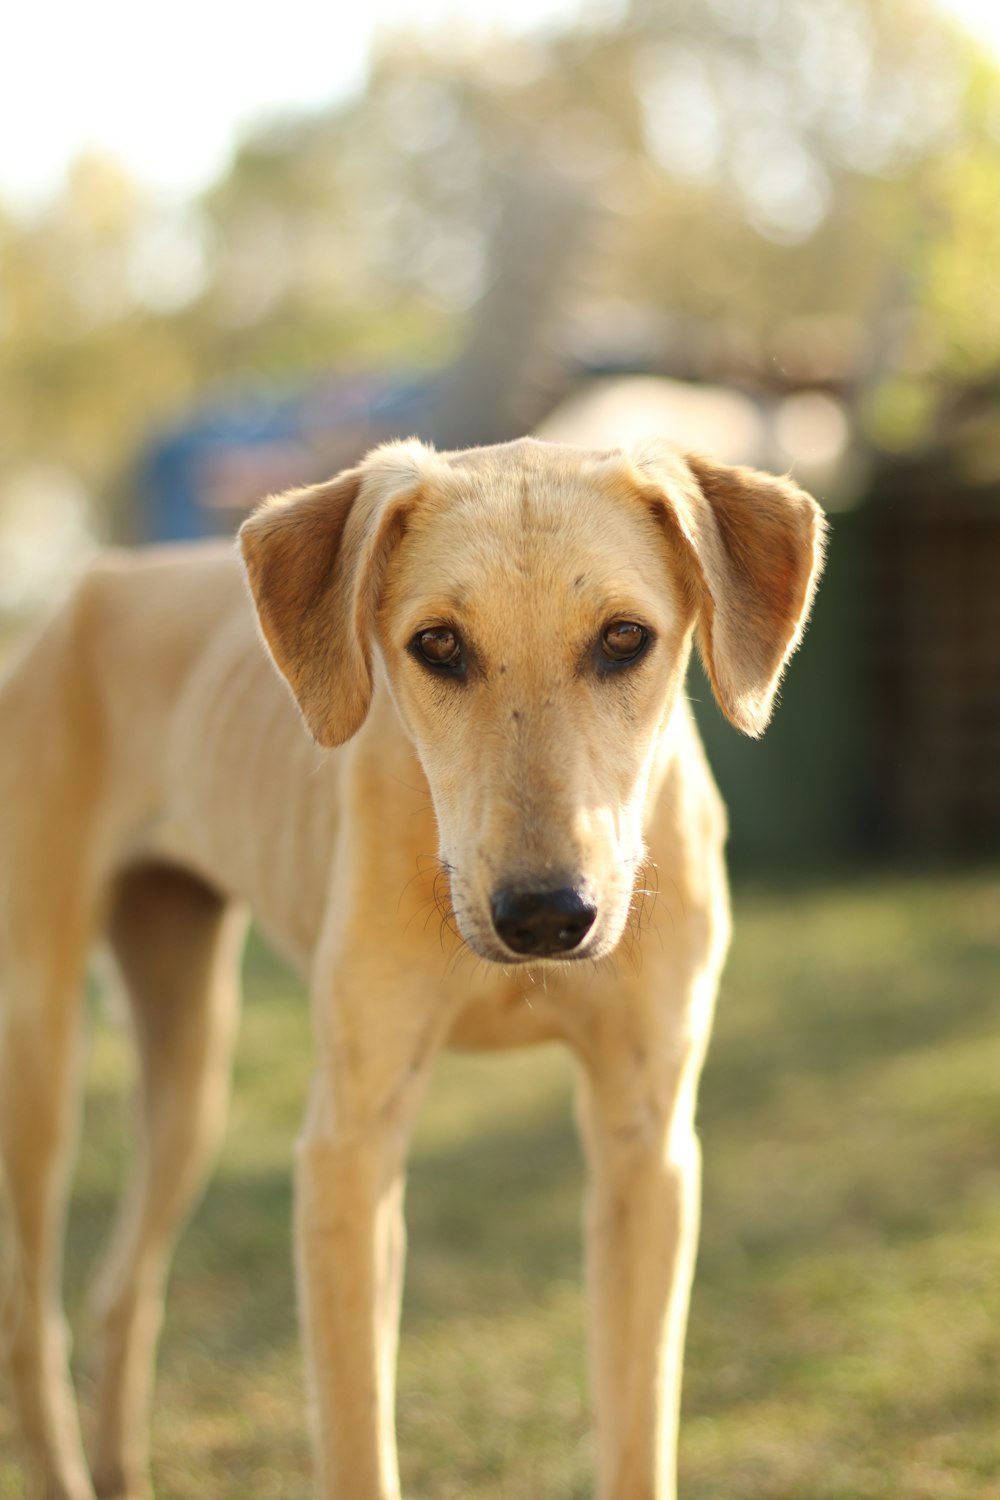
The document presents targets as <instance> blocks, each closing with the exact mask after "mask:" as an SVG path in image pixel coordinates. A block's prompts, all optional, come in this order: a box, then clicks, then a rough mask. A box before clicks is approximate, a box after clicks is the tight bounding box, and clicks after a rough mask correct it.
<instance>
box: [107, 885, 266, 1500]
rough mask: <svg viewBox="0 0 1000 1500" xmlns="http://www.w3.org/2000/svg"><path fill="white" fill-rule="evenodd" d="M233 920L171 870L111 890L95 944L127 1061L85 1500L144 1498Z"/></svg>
mask: <svg viewBox="0 0 1000 1500" xmlns="http://www.w3.org/2000/svg"><path fill="white" fill-rule="evenodd" d="M245 931H246V917H245V914H244V912H243V911H242V910H241V909H239V908H236V907H233V906H229V905H227V903H226V902H225V901H224V900H223V899H222V898H221V897H220V896H219V895H217V894H216V893H215V892H214V891H212V890H210V889H209V888H208V887H207V886H205V885H204V884H202V883H201V882H200V881H199V880H197V879H195V878H194V877H192V876H189V875H187V874H185V873H184V872H182V871H180V870H176V869H172V868H169V867H165V866H147V867H142V868H139V869H136V870H133V871H131V872H129V873H128V874H127V875H126V876H124V877H123V878H122V879H121V881H120V882H119V884H118V887H117V891H116V894H115V898H114V901H113V904H112V911H111V920H110V923H109V928H108V932H109V937H110V940H111V946H112V950H113V952H114V954H115V957H116V959H117V962H118V966H119V968H120V971H121V974H122V977H123V978H124V981H125V985H126V988H127V991H128V996H129V1003H130V1007H131V1013H132V1019H133V1025H134V1031H135V1036H136V1042H137V1047H138V1053H139V1068H140V1079H139V1100H138V1110H139V1122H138V1125H139V1130H138V1140H137V1145H136V1159H135V1163H134V1170H133V1175H132V1179H131V1181H130V1183H129V1186H128V1189H127V1191H126V1193H125V1196H124V1198H123V1201H122V1206H121V1211H120V1215H119V1219H118V1222H117V1225H116V1227H115V1231H114V1234H113V1237H112V1241H111V1244H110V1247H109V1251H108V1255H107V1258H106V1261H105V1263H104V1265H103V1267H102V1270H101V1273H100V1275H99V1277H98V1279H97V1283H96V1286H95V1295H94V1303H95V1310H96V1312H97V1316H98V1338H99V1356H98V1367H97V1391H96V1430H95V1441H94V1451H93V1461H92V1469H93V1475H94V1485H95V1488H96V1490H97V1493H98V1495H99V1496H108V1497H111V1496H114V1497H122V1496H129V1497H134V1496H137V1495H141V1494H145V1493H148V1478H147V1441H148V1440H147V1424H148V1409H149V1401H150V1394H151V1387H152V1379H153V1363H154V1357H155V1348H156V1340H157V1336H158V1333H159V1327H160V1320H161V1313H162V1305H163V1287H164V1282H165V1279H166V1275H167V1271H168V1269H169V1262H170V1257H171V1254H172V1250H173V1245H174V1242H175V1239H176V1237H177V1234H178V1232H179V1230H180V1228H181V1226H182V1224H183V1222H184V1221H185V1220H186V1218H187V1215H188V1213H189V1212H190V1210H191V1208H192V1207H193V1205H194V1202H195V1200H196V1199H197V1197H198V1195H199V1193H200V1191H201V1189H202V1187H203V1185H204V1182H205V1178H206V1176H207V1171H208V1167H209V1165H210V1162H211V1159H212V1158H213V1157H214V1154H215V1151H216V1148H217V1145H218V1142H219V1138H220V1135H221V1131H222V1126H223V1123H224V1119H225V1112H226V1105H227V1102H228V1094H229V1073H230V1061H231V1052H232V1041H233V1036H234V1032H235V1022H236V1017H237V1012H238V1003H239V983H238V979H239V959H240V954H241V951H242V944H243V938H244V935H245Z"/></svg>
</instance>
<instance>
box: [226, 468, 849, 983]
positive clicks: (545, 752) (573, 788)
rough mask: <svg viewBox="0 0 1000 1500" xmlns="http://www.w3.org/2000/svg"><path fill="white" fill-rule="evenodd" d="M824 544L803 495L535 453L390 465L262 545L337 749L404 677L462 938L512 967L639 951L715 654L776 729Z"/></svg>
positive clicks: (285, 632)
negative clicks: (658, 846) (664, 779)
mask: <svg viewBox="0 0 1000 1500" xmlns="http://www.w3.org/2000/svg"><path fill="white" fill-rule="evenodd" d="M822 527H823V523H822V519H821V516H820V512H819V508H818V507H817V505H816V504H815V502H814V501H813V500H811V499H810V498H809V496H808V495H805V494H804V493H803V492H802V491H801V490H799V489H798V488H797V487H796V486H795V485H794V484H792V483H790V482H789V481H787V480H779V479H773V478H770V477H769V476H765V475H762V474H758V473H755V472H753V471H750V470H744V469H734V468H730V467H727V466H724V465H720V464H716V463H713V462H711V461H709V460H707V459H703V458H695V457H688V458H684V457H682V456H681V455H680V454H678V453H677V452H676V451H674V450H672V449H670V448H668V447H666V446H652V447H649V448H646V449H644V450H642V451H639V452H636V453H634V454H625V453H621V452H611V453H592V452H588V451H586V450H583V449H576V448H569V447H563V446H560V445H555V444H551V445H550V444H546V443H539V442H536V441H534V440H532V439H522V440H521V441H519V442H516V443H509V444H504V445H502V446H499V447H494V448H481V449H471V450H469V451H467V452H458V453H448V454H439V453H436V452H434V451H433V450H432V449H429V448H426V447H424V446H423V445H422V444H420V443H417V442H408V443H394V444H388V445H386V446H385V447H382V448H378V449H376V450H375V451H374V452H373V453H372V454H370V455H369V456H368V458H366V459H365V461H364V462H363V463H362V464H361V465H360V466H359V467H358V468H356V469H352V470H350V471H349V472H347V473H345V474H342V475H340V476H339V477H338V478H336V479H334V480H332V481H331V482H330V483H328V484H325V485H319V486H317V487H315V488H313V489H308V490H302V491H298V492H295V493H293V494H291V495H288V496H284V497H281V498H280V499H278V500H277V501H272V502H268V503H267V504H265V505H264V506H263V507H262V508H261V509H260V510H258V511H257V512H256V514H255V515H254V516H252V517H251V519H250V520H249V521H247V522H246V524H245V525H244V527H243V529H242V532H241V534H240V539H241V545H242V549H243V557H244V560H245V563H246V569H247V574H248V576H249V580H250V586H251V590H252V592H253V597H254V600H255V603H256V606H257V610H258V614H259V617H260V623H261V628H262V631H263V634H264V638H265V640H266V642H267V645H268V647H269V649H270V651H271V654H272V656H273V657H274V660H275V662H276V664H277V666H278V669H279V670H280V672H281V673H282V674H283V676H284V677H285V679H286V681H287V682H288V684H289V686H290V688H291V690H292V693H293V694H294V696H295V699H296V701H297V702H298V705H299V708H300V709H301V711H302V714H303V716H304V718H305V720H306V723H307V724H308V726H309V728H310V730H311V731H312V733H313V735H314V736H315V737H316V739H317V740H318V741H319V742H320V743H321V744H323V745H327V746H334V745H339V744H342V743H343V742H344V741H345V740H347V739H349V738H350V737H351V736H352V735H353V734H355V733H356V731H357V730H358V729H359V728H360V727H361V725H362V724H363V722H364V720H365V718H366V715H367V713H368V707H369V704H370V701H371V696H372V692H373V685H374V671H375V662H376V660H377V658H379V657H380V658H381V660H382V662H383V663H384V667H385V672H386V677H387V680H388V685H389V689H390V691H391V693H392V696H393V699H394V701H395V704H396V707H397V709H398V712H399V716H400V718H401V720H402V722H403V725H404V726H405V728H406V730H407V732H408V733H409V735H410V736H411V738H412V740H413V743H414V745H415V747H416V750H417V753H418V755H419V757H420V760H421V763H422V765H423V768H424V771H425V774H426V777H427V781H428V783H429V785H430V789H431V794H432V797H433V801H434V807H435V812H436V815H437V822H438V829H439V837H440V855H441V858H442V859H443V860H444V861H445V862H446V865H447V868H448V870H449V875H450V881H451V889H452V901H453V905H454V909H455V914H456V918H457V921H458V924H459V928H460V930H461V933H462V936H463V937H464V938H465V940H466V941H467V942H468V943H469V945H470V946H471V947H472V948H474V949H475V950H476V952H477V953H479V954H481V955H482V956H483V957H484V958H487V959H492V960H495V961H497V962H501V963H505V964H506V963H512V962H516V961H518V960H522V961H526V960H531V961H535V962H537V961H538V960H539V959H568V958H578V957H589V958H598V957H601V956H602V955H604V954H606V953H608V952H610V951H611V949H612V948H614V946H615V945H616V943H617V942H618V940H619V938H620V936H621V934H622V931H623V929H624V926H625V923H626V920H627V917H628V912H629V906H630V901H631V898H632V892H633V887H634V884H635V878H636V873H637V870H638V869H639V867H640V865H641V862H642V858H643V837H642V820H643V812H644V809H645V805H646V801H647V794H648V790H649V785H650V779H651V777H652V776H653V774H654V770H655V766H656V762H657V757H658V755H660V754H662V753H663V748H664V747H663V736H664V734H668V732H669V729H668V726H669V722H670V717H671V713H672V710H673V706H674V703H675V701H676V697H677V694H678V693H679V691H680V690H681V685H682V682H683V677H684V672H685V668H686V665H687V660H688V654H689V649H690V642H691V638H692V634H694V633H697V638H698V642H699V647H700V650H701V653H702V657H703V659H704V662H705V665H706V668H707V671H708V675H709V678H710V680H711V682H712V686H713V689H714V691H715V694H716V696H717V698H718V700H719V703H720V705H721V707H722V710H723V712H724V713H725V714H726V715H727V717H728V718H729V719H730V720H731V721H732V722H733V723H734V724H735V725H736V726H737V727H738V728H739V729H741V730H743V731H744V732H746V733H747V734H751V735H758V734H760V733H761V732H762V730H763V729H764V727H765V725H766V723H767V721H768V719H769V717H770V713H771V708H772V704H773V700H774V695H775V691H776V688H777V685H778V682H779V679H780V677H781V674H782V671H783V669H784V666H785V663H786V661H787V659H788V657H789V656H790V654H791V652H792V651H793V650H794V649H795V646H796V645H797V643H798V640H799V637H800V634H801V631H802V627H803V624H804V621H805V617H806V615H807V613H808V610H809V605H810V602H811V599H812V593H813V589H814V587H815V581H816V577H817V574H818V571H819V566H820V554H821V540H822Z"/></svg>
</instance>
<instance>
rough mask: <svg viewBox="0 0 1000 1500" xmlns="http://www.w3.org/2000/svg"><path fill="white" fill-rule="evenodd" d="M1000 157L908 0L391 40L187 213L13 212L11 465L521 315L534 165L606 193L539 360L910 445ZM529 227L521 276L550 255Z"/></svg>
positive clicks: (978, 335) (84, 204)
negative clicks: (201, 400)
mask: <svg viewBox="0 0 1000 1500" xmlns="http://www.w3.org/2000/svg"><path fill="white" fill-rule="evenodd" d="M998 170H1000V73H998V69H997V67H996V66H995V65H994V64H993V63H992V62H989V61H987V60H986V59H985V58H983V57H982V56H981V55H980V54H979V53H977V51H976V49H975V48H974V47H973V46H972V45H971V44H970V43H969V42H968V41H967V40H966V39H964V38H963V37H962V36H961V35H960V34H959V33H958V32H956V31H955V30H954V28H953V27H952V26H951V25H950V24H949V23H947V22H946V21H944V20H943V19H941V18H940V17H939V16H938V15H937V14H936V13H935V12H934V11H933V10H931V9H929V8H928V7H927V5H925V4H923V3H920V0H686V3H677V4H672V5H670V6H665V5H663V4H661V3H660V0H631V3H629V4H627V5H625V6H622V5H620V4H617V5H609V4H607V3H601V0H584V3H583V4H582V9H581V16H580V21H579V24H578V25H577V26H576V27H575V28H573V29H571V30H568V31H565V32H562V33H555V34H552V35H548V36H541V35H538V34H536V35H533V36H531V37H528V38H520V39H516V40H514V39H511V38H504V37H494V38H492V39H490V41H489V42H488V43H487V42H485V41H483V40H482V39H481V38H480V39H479V40H478V41H476V40H472V39H466V38H463V37H461V36H458V37H456V36H449V37H447V38H444V37H439V38H436V39H435V38H430V39H428V38H425V37H421V36H417V35H407V36H397V37H395V38H392V39H390V40H388V41H387V42H385V43H384V45H383V46H382V48H381V51H380V53H379V55H378V57H377V59H376V62H375V65H374V67H373V70H372V75H371V78H370V81H369V83H368V86H367V88H366V89H365V91H364V93H363V94H362V95H361V96H359V97H358V98H355V99H353V100H351V101H349V102H347V103H346V104H344V105H342V106H340V107H338V108H337V109H335V110H332V111H330V112H328V113H325V114H321V115H317V116H313V117H309V118H304V119H300V120H293V121H286V122H283V123H275V124H272V125H271V126H270V127H269V128H267V129H266V130H262V131H260V132H258V133H257V134H256V135H255V136H254V137H253V138H252V139H250V140H248V141H247V143H246V144H245V145H244V147H243V149H242V150H241V151H240V153H239V155H238V157H237V159H236V160H235V162H234V163H233V166H232V169H231V171H230V172H229V174H228V175H227V177H226V178H225V179H224V180H223V181H221V182H220V183H219V184H218V185H217V187H216V188H215V189H214V190H213V191H212V192H211V193H209V194H208V195H207V196H206V197H205V199H204V200H203V201H202V202H200V203H198V204H195V205H186V206H181V207H170V206H163V205H156V204H152V203H150V202H148V201H147V200H146V199H145V198H144V197H143V196H142V194H141V193H140V192H139V191H138V190H137V189H136V188H135V186H134V185H133V184H130V183H129V182H128V181H127V180H125V179H124V178H123V177H122V175H121V173H120V172H118V171H117V169H115V168H114V167H113V165H111V164H109V163H107V162H103V161H98V160H94V159H88V160H86V161H83V162H81V163H80V164H79V166H78V168H77V170H76V171H75V172H74V173H73V174H72V176H71V178H70V180H69V181H68V183H67V185H66V188H65V191H64V192H63V193H62V194H61V195H60V196H59V197H58V198H57V200H56V201H54V202H53V203H52V204H51V205H50V206H49V207H48V209H47V210H46V211H45V213H44V214H42V215H41V216H40V217H38V218H37V219H36V220H34V221H32V222H30V223H17V222H14V221H13V220H11V219H10V218H9V217H8V218H2V217H0V333H2V339H0V488H2V484H3V481H4V477H5V476H6V475H9V474H11V473H12V472H13V471H15V470H17V469H20V468H23V467H24V466H25V465H28V464H30V463H32V462H34V461H36V460H37V458H38V457H39V456H40V455H44V456H45V458H46V459H56V460H58V461H60V462H62V463H64V464H65V465H66V466H67V467H68V468H69V469H71V470H72V471H73V472H74V473H76V474H78V475H79V476H81V477H82V479H83V480H84V482H85V483H86V484H87V486H88V487H89V488H90V489H91V490H92V491H94V492H97V493H109V492H110V491H111V489H112V488H113V486H112V480H113V478H114V476H115V475H116V474H117V473H118V472H120V466H121V465H122V464H123V462H125V461H126V460H127V459H128V457H129V454H130V451H131V449H132V447H133V445H134V444H135V443H136V442H137V441H138V440H139V439H140V437H141V436H142V434H143V433H144V431H146V429H147V428H148V427H149V426H150V424H153V423H155V422H156V421H158V420H160V419H162V418H163V417H164V416H165V415H166V414H168V413H171V412H173V411H175V410H176V409H177V408H178V407H181V406H183V405H184V404H185V403H187V402H189V401H190V400H191V399H192V398H193V397H194V396H195V395H196V393H199V392H203V391H205V390H206V389H207V388H209V387H210V386H212V385H213V384H214V383H217V382H220V381H223V380H224V381H227V382H240V381H243V382H248V383H251V384H255V385H259V384H260V383H261V382H269V381H274V380H283V379H289V378H294V377H300V376H303V375H307V374H309V373H311V372H315V371H318V370H325V369H329V368H352V367H355V368H356V367H358V366H359V365H365V364H369V365H385V364H389V365H392V366H394V367H396V368H400V369H405V368H407V367H419V368H426V367H428V366H443V365H445V364H447V363H448V362H450V361H451V360H452V359H453V358H454V357H455V355H456V354H457V352H458V351H459V350H460V349H461V348H462V347H463V344H464V343H465V342H466V341H467V339H468V338H469V335H470V330H471V329H472V328H473V327H474V326H475V320H476V318H477V317H478V318H479V319H480V320H481V324H482V327H486V326H488V325H489V319H490V318H491V317H492V319H493V325H492V326H493V327H494V328H500V327H502V326H503V324H504V317H503V309H502V306H501V309H500V314H499V315H498V313H497V310H496V307H495V306H494V307H493V309H492V311H491V310H490V298H489V295H488V294H489V292H490V288H491V286H492V285H493V284H494V282H495V279H496V276H497V263H496V260H495V258H494V256H493V253H492V248H493V247H494V246H495V245H496V244H498V243H500V242H501V241H503V240H504V235H500V236H499V237H498V233H497V230H498V223H499V221H500V219H501V217H502V216H503V214H504V213H506V214H507V215H508V218H510V216H512V215H513V216H514V217H515V218H516V216H517V215H521V216H522V218H526V219H527V218H530V217H531V216H532V215H534V214H541V213H542V212H543V211H544V205H543V206H542V207H539V206H538V204H539V199H538V197H537V195H536V198H535V200H534V201H535V203H536V207H535V208H532V207H530V203H531V201H532V200H531V195H530V194H528V195H527V196H525V195H524V194H521V195H520V197H519V196H518V194H517V193H516V192H515V193H512V192H511V191H510V184H511V183H512V182H513V183H517V182H520V181H523V180H525V179H526V178H530V179H531V180H534V181H536V182H539V181H540V182H543V183H544V182H545V181H546V180H547V181H549V182H551V183H558V184H561V185H562V186H561V188H560V191H563V190H565V193H566V195H567V198H569V197H572V196H574V195H575V198H576V200H577V201H578V202H580V203H586V204H589V205H590V207H591V210H592V212H591V213H590V214H589V215H577V216H576V217H575V218H574V217H573V216H570V217H568V218H565V219H564V220H563V221H562V223H563V228H562V230H561V231H560V232H561V233H562V235H563V239H564V241H569V240H572V241H573V245H572V248H573V250H574V252H575V253H574V254H573V255H572V256H570V255H568V254H566V253H564V252H565V251H566V249H567V246H566V245H565V244H564V245H563V246H562V247H561V249H560V257H559V266H560V275H559V276H558V277H557V278H550V281H555V282H557V283H558V284H557V285H551V286H550V287H549V289H548V291H549V294H550V295H549V304H550V305H549V306H548V307H547V309H546V311H545V315H544V316H542V315H541V314H539V315H538V316H537V318H536V320H535V322H536V325H537V326H535V327H534V337H535V343H536V345H537V349H538V351H539V352H540V356H541V355H542V354H544V352H545V350H546V349H548V351H549V353H550V355H551V357H552V359H553V361H554V362H555V364H557V365H558V363H559V362H560V361H563V362H565V361H566V360H568V359H570V358H572V357H585V358H588V359H591V360H595V361H600V360H602V359H614V360H627V359H633V360H643V361H647V362H650V363H653V364H658V365H660V366H662V367H664V368H668V369H671V370H673V371H674V372H676V373H687V374H691V375H698V374H706V375H709V374H710V375H711V376H712V377H713V378H716V379H717V378H720V377H725V376H727V375H728V376H736V377H744V378H753V379H755V380H757V381H774V382H775V383H778V384H792V385H794V384H796V383H813V384H817V383H818V384H824V383H825V384H833V385H839V386H841V387H842V388H843V389H845V390H846V391H847V392H848V393H849V394H852V395H853V396H855V397H856V404H857V407H858V410H859V412H860V413H861V416H862V420H863V421H864V422H865V423H866V424H867V428H868V430H869V432H870V434H871V436H872V438H873V440H875V441H878V442H882V443H886V444H890V445H896V446H905V445H906V444H908V443H911V442H912V441H914V440H915V438H916V437H917V435H918V434H919V433H920V432H921V431H923V430H925V429H926V426H927V423H928V422H930V421H932V420H933V418H934V415H935V413H936V412H938V411H939V410H941V409H942V408H944V407H946V406H947V404H948V402H949V400H950V399H951V396H952V394H953V392H954V391H955V390H956V389H958V388H961V387H962V386H963V385H965V384H966V383H968V382H969V381H973V380H982V379H983V378H985V377H988V376H990V375H991V374H992V373H993V372H994V371H995V370H996V369H997V368H998V366H1000V284H998V282H997V278H996V269H995V268H996V265H997V255H998V250H1000V195H998V194H997V192H996V183H997V181H998V180H1000V177H998ZM543 197H544V192H543ZM553 222H554V221H553ZM514 230H516V225H514V226H513V229H512V226H511V224H510V223H508V225H507V229H506V231H505V234H506V243H507V245H508V247H513V248H510V249H509V250H508V252H507V253H508V254H509V255H514V256H517V255H520V256H522V258H523V261H524V268H523V270H524V274H523V276H522V283H524V284H527V283H528V282H530V281H531V279H532V277H534V276H535V273H536V270H537V271H539V273H540V271H541V270H542V269H544V268H541V267H536V266H535V265H533V264H532V261H533V260H535V261H539V260H540V259H542V258H543V257H544V258H548V252H547V251H546V250H544V249H540V248H539V246H540V245H544V243H545V242H544V241H540V240H539V239H538V237H537V236H535V237H532V235H530V234H525V235H520V236H519V235H518V234H517V233H516V232H514ZM518 247H520V248H518ZM541 280H542V281H543V280H544V277H542V278H541ZM539 284H540V283H539ZM529 300H530V299H529ZM494 301H495V299H494ZM527 306H528V302H527V301H526V302H524V304H523V308H526V307H527ZM523 308H522V311H523ZM508 342H509V341H508ZM484 399H485V398H484Z"/></svg>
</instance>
